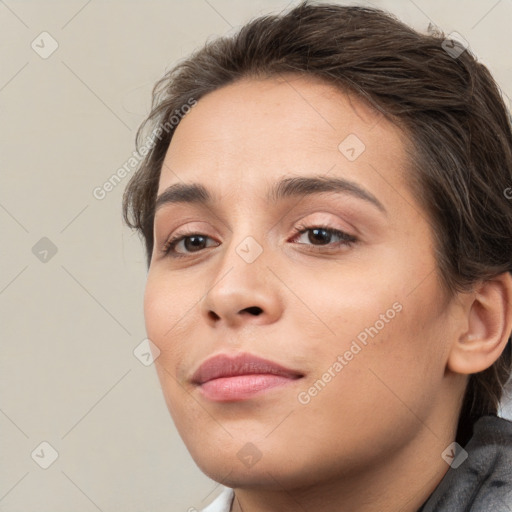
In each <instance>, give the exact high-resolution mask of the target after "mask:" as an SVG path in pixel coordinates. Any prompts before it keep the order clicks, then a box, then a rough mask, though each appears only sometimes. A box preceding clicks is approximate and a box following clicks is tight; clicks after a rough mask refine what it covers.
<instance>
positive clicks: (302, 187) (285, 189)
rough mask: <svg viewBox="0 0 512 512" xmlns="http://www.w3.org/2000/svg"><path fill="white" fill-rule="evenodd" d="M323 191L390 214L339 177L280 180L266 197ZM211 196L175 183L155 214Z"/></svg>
mask: <svg viewBox="0 0 512 512" xmlns="http://www.w3.org/2000/svg"><path fill="white" fill-rule="evenodd" d="M322 192H336V193H345V194H349V195H351V196H354V197H357V198H358V199H362V200H364V201H366V202H368V203H370V204H372V205H373V206H375V207H376V208H378V209H379V210H380V211H381V212H382V213H385V214H386V213H387V211H386V208H384V205H383V204H382V203H381V202H380V201H379V200H378V199H377V198H376V197H375V196H374V195H373V194H371V193H370V192H369V191H368V190H366V189H365V188H363V187H361V186H360V185H358V184H357V183H354V182H353V181H349V180H346V179H344V178H338V177H325V176H297V177H292V178H283V179H281V180H279V181H277V182H276V183H275V184H274V185H273V186H272V188H271V189H270V190H269V192H268V194H267V197H266V199H267V201H274V202H277V201H279V200H281V199H284V198H288V197H305V196H310V195H314V194H319V193H322ZM213 202H214V198H213V196H212V194H211V193H210V192H209V191H208V189H207V188H206V187H205V186H204V185H202V184H200V183H174V184H173V185H170V186H169V187H167V188H166V189H165V190H164V191H163V192H162V193H161V194H160V195H159V196H158V197H157V198H156V202H155V213H156V211H157V210H158V209H160V208H161V207H163V206H164V205H168V204H173V203H196V204H211V203H213Z"/></svg>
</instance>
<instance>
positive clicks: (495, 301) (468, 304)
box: [447, 272, 512, 374]
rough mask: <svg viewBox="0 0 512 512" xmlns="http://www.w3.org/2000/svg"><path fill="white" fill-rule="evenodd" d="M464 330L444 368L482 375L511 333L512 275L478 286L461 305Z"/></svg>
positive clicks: (505, 275)
mask: <svg viewBox="0 0 512 512" xmlns="http://www.w3.org/2000/svg"><path fill="white" fill-rule="evenodd" d="M461 304H462V310H461V313H462V315H463V318H462V319H463V322H462V325H463V328H461V329H460V332H458V335H457V338H456V339H455V340H454V342H453V345H452V347H451V350H450V353H449V357H448V361H447V367H448V368H449V369H450V370H452V371H453V372H456V373H462V374H471V373H478V372H481V371H483V370H485V369H487V368H489V367H490V366H492V365H493V364H494V362H495V361H497V360H498V358H499V357H500V355H501V354H502V352H503V350H504V349H505V347H506V345H507V342H508V339H509V337H510V333H511V331H512V275H511V274H510V272H505V273H503V274H500V275H498V276H496V277H493V278H492V279H490V280H488V281H484V282H483V283H481V284H479V285H478V286H477V287H476V288H475V290H474V291H472V292H470V293H468V294H467V295H466V296H465V297H464V299H463V300H462V301H461Z"/></svg>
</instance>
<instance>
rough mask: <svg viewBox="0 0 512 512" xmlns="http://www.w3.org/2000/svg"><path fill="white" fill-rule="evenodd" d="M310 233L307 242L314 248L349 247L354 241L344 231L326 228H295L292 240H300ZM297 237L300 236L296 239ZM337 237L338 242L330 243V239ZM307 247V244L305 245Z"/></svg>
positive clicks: (354, 239)
mask: <svg viewBox="0 0 512 512" xmlns="http://www.w3.org/2000/svg"><path fill="white" fill-rule="evenodd" d="M308 231H309V232H310V233H309V235H308V236H307V239H308V241H309V242H311V245H314V246H324V245H332V244H334V245H336V246H341V245H350V244H352V243H354V242H355V241H356V238H355V237H354V236H352V235H349V234H348V233H345V232H344V231H340V230H339V229H334V228H329V227H327V226H301V227H298V228H296V230H295V232H296V236H295V237H294V238H293V240H296V239H297V238H301V237H302V236H303V235H305V234H306V233H307V232H308ZM297 235H300V237H298V236H297ZM333 236H334V237H337V238H338V239H339V240H338V242H332V241H331V238H332V237H333ZM305 245H308V244H305Z"/></svg>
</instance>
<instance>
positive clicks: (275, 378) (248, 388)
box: [199, 374, 296, 402]
mask: <svg viewBox="0 0 512 512" xmlns="http://www.w3.org/2000/svg"><path fill="white" fill-rule="evenodd" d="M294 380H296V379H292V378H289V377H283V376H282V375H272V374H250V375H237V376H235V377H221V378H218V379H213V380H209V381H208V382H205V383H204V384H201V386H200V387H199V388H200V390H201V392H202V394H203V396H205V397H206V398H208V399H209V400H213V401H216V402H228V401H235V400H245V399H248V398H251V397H252V396H254V395H257V394H259V393H261V392H263V391H267V390H269V389H272V388H276V387H279V386H284V385H286V384H289V383H291V382H293V381H294Z"/></svg>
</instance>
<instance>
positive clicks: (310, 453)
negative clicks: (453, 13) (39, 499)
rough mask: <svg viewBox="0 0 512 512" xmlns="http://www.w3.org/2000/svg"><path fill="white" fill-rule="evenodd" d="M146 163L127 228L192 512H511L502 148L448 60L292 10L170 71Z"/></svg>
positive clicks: (483, 82) (457, 54) (337, 10)
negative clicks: (195, 494)
mask: <svg viewBox="0 0 512 512" xmlns="http://www.w3.org/2000/svg"><path fill="white" fill-rule="evenodd" d="M148 128H149V129H151V133H150V135H147V137H146V138H145V139H144V138H143V134H144V133H145V130H146V129H148ZM138 143H139V151H141V153H142V154H143V155H145V159H144V161H143V162H142V165H141V167H140V169H139V170H138V172H137V173H136V174H135V175H134V176H133V178H132V180H131V182H130V184H129V186H128V188H127V190H126V192H125V198H124V205H123V206H124V216H125V220H126V221H127V223H128V224H129V225H130V226H131V227H133V228H136V229H138V230H139V231H140V233H141V234H142V235H143V237H144V241H145V245H146V250H147V262H148V268H149V272H148V279H147V286H146V293H145V298H144V312H145V319H146V328H147V332H148V337H149V338H150V339H151V340H152V342H153V343H154V345H155V346H156V347H157V348H158V350H159V357H158V359H157V360H156V363H155V364H156V367H157V371H158V375H159V378H160V382H161V385H162V390H163V393H164V397H165V400H166V402H167V405H168V408H169V411H170V413H171V415H172V417H173V420H174V422H175V424H176V427H177V429H178V431H179V433H180V435H181V436H182V438H183V440H184V442H185V444H186V446H187V448H188V450H189V451H190V453H191V455H192V457H193V458H194V460H195V461H196V463H197V464H198V466H199V467H200V468H201V470H202V471H204V473H205V474H207V475H208V476H209V477H211V478H212V479H214V480H216V481H217V482H220V483H221V484H223V485H224V486H225V489H224V490H223V492H222V494H221V495H220V496H219V497H218V498H217V500H215V502H214V503H213V504H211V505H210V506H209V507H208V508H207V509H205V510H207V511H208V512H213V511H221V512H223V511H232V512H239V511H242V510H243V511H244V512H256V511H263V510H265V511H288V510H323V511H337V512H340V511H356V510H357V511H362V512H367V511H368V512H369V511H382V510H390V511H391V510H393V511H397V510H400V511H403V512H407V511H411V512H413V511H421V512H433V511H450V512H453V511H462V510H470V509H471V510H472V511H473V510H476V511H484V510H493V511H507V510H511V509H512V494H511V493H512V481H511V480H512V478H511V469H510V468H511V467H512V465H511V463H512V453H511V452H512V448H511V446H512V441H511V440H512V423H511V422H509V421H507V420H505V419H502V418H498V417H497V408H498V404H499V400H500V398H501V395H502V389H503V386H504V384H505V382H506V381H507V379H508V377H509V375H510V371H511V340H510V335H511V331H512V276H511V273H510V272H511V270H512V258H511V256H512V201H511V200H510V196H507V190H510V188H509V187H511V186H512V134H511V130H510V123H509V118H508V115H507V111H506V108H505V107H504V105H503V102H502V100H501V97H500V93H499V90H498V88H497V86H496V84H495V82H494V81H493V79H492V78H491V76H490V74H489V72H488V71H487V69H486V68H485V67H484V66H482V65H481V64H479V63H477V62H476V60H475V59H474V57H473V56H472V55H471V54H470V53H469V51H468V50H467V48H466V47H465V46H464V44H463V42H462V43H461V42H459V41H457V40H453V39H445V38H444V37H443V36H442V35H441V34H431V35H421V34H419V33H417V32H416V31H414V30H412V29H410V28H408V27H406V26H405V25H403V24H402V23H400V22H399V21H397V20H396V19H394V18H393V17H391V16H390V15H388V14H386V13H384V12H382V11H379V10H376V9H369V8H363V7H347V6H339V5H330V4H318V5H310V4H309V3H308V2H303V3H302V4H300V5H298V6H296V7H295V8H293V9H291V10H290V11H289V12H287V13H285V14H282V15H279V16H264V17H261V18H259V19H256V20H254V21H252V22H250V23H248V24H247V25H246V26H244V27H243V28H242V29H241V30H240V31H239V32H238V33H237V34H236V35H235V36H234V37H229V38H220V39H217V40H214V41H211V42H210V43H208V44H207V45H205V47H204V48H202V49H200V50H198V51H197V52H195V53H194V54H193V55H192V56H190V57H189V58H188V59H186V60H185V61H183V62H182V63H180V64H179V65H178V66H176V68H174V69H173V70H171V71H170V72H169V73H168V74H167V75H166V76H165V77H163V78H162V80H160V82H159V83H158V84H157V86H156V87H155V90H154V100H153V109H152V112H151V114H150V116H149V117H148V119H147V120H146V122H145V124H144V125H143V127H141V130H140V131H139V138H138Z"/></svg>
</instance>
